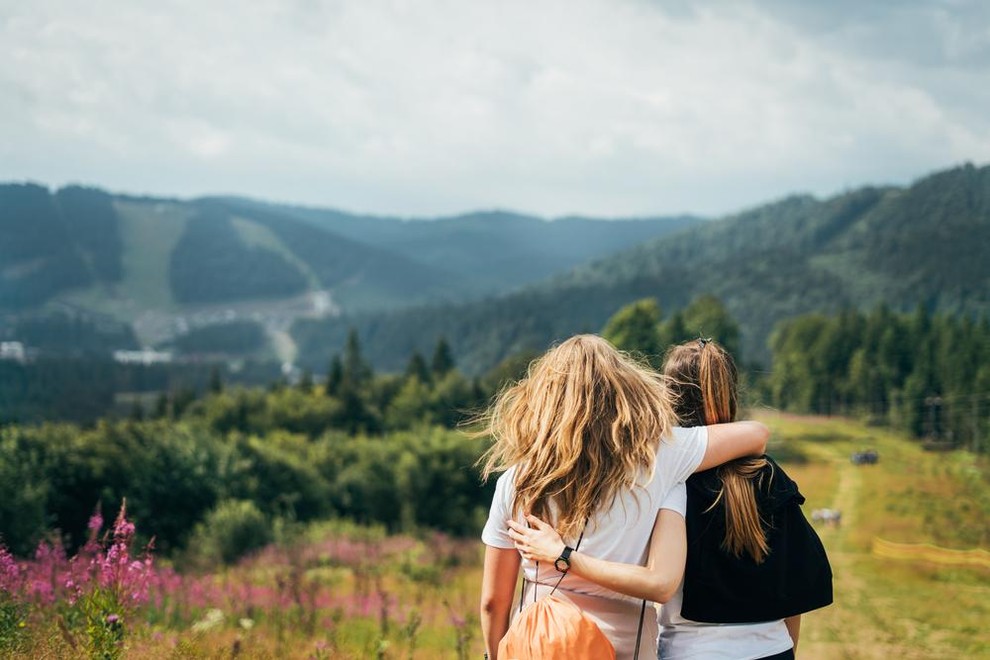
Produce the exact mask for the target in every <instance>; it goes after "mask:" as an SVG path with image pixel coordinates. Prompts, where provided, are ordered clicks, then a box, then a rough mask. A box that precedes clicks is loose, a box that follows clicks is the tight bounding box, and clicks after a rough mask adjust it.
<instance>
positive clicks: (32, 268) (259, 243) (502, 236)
mask: <svg viewBox="0 0 990 660" xmlns="http://www.w3.org/2000/svg"><path fill="white" fill-rule="evenodd" d="M699 222H701V221H700V220H698V219H696V218H688V217H678V218H670V219H656V218H655V219H647V220H616V221H604V220H590V219H563V220H558V221H553V222H550V221H546V220H542V219H539V218H535V217H530V216H521V215H513V214H505V213H487V214H474V215H468V216H461V217H457V218H447V219H440V220H429V221H428V220H416V221H410V220H401V219H398V218H386V217H363V216H357V215H349V214H346V213H341V212H337V211H329V210H323V209H303V208H299V207H292V206H280V205H273V204H265V203H261V202H255V201H251V200H245V199H235V198H203V199H198V200H190V201H183V200H174V199H153V198H141V197H128V196H123V195H116V196H114V195H110V194H108V193H106V192H104V191H101V190H97V189H92V188H80V187H68V188H63V189H61V190H58V191H55V192H51V191H49V190H48V189H47V188H44V187H42V186H38V185H33V184H7V185H0V338H3V339H5V340H6V339H18V338H19V337H24V336H39V332H41V331H40V330H39V328H41V327H42V326H44V324H45V322H46V321H45V319H46V318H48V317H51V318H52V325H51V328H49V330H48V331H46V332H47V334H46V335H45V336H46V337H47V338H49V339H52V338H55V337H57V336H58V335H59V332H61V329H64V328H66V327H68V326H67V325H66V321H65V318H66V316H65V315H66V314H68V315H69V316H70V317H71V316H77V317H79V318H81V319H84V322H85V323H87V324H89V325H87V327H93V328H105V329H107V333H106V337H104V340H105V343H107V344H111V343H113V342H115V341H117V339H116V338H118V337H121V336H131V338H132V341H131V342H130V344H133V340H134V335H133V334H132V333H131V330H132V329H133V331H134V332H135V333H136V335H137V341H138V342H139V343H141V344H144V345H162V346H172V347H179V348H180V350H181V349H182V347H188V346H191V345H205V344H203V342H200V341H198V340H197V341H195V342H181V341H175V340H176V339H177V338H178V337H179V336H181V335H184V334H186V333H190V332H196V331H199V330H201V329H203V328H207V327H210V326H215V325H222V324H230V323H240V324H243V323H249V324H251V323H253V324H255V326H256V327H257V328H264V330H265V331H266V333H267V335H268V337H269V340H270V341H271V342H272V344H273V346H266V347H265V348H264V349H259V351H258V353H259V354H262V353H266V350H267V349H270V348H273V347H274V348H276V349H277V352H278V354H279V355H280V356H281V357H282V358H283V359H292V358H293V357H294V350H293V348H294V347H293V345H292V339H291V337H290V336H289V335H288V333H287V332H286V330H287V328H288V327H289V325H290V324H291V322H292V321H293V320H295V319H298V318H305V317H319V316H324V315H327V314H335V313H338V312H340V311H343V312H345V313H359V312H362V311H369V310H395V309H399V308H403V307H407V306H410V305H416V304H420V305H422V304H425V303H434V304H438V303H447V302H463V301H466V300H470V299H472V298H477V297H479V296H481V295H490V294H493V293H505V292H508V291H510V290H512V289H514V288H516V287H519V286H521V285H523V284H527V283H531V282H533V281H536V280H539V279H541V278H544V277H546V276H547V275H549V274H553V273H558V272H562V271H565V270H567V269H570V268H572V267H574V266H575V265H577V264H579V263H581V262H582V261H585V260H587V259H591V258H595V257H601V256H603V255H605V254H608V253H609V252H611V251H615V250H618V249H621V248H626V247H629V246H630V245H634V244H636V243H638V242H641V241H643V240H648V239H650V238H654V237H656V236H660V235H664V234H667V233H671V232H675V231H677V230H679V229H682V228H685V227H687V226H691V225H694V224H697V223H699ZM237 327H239V328H242V327H243V326H237ZM28 328H30V329H31V332H30V333H28V332H27V329H28ZM240 332H242V333H243V332H251V331H247V330H241V331H240ZM25 333H27V334H25ZM63 334H65V335H66V338H67V342H68V337H69V334H68V333H63ZM255 335H256V332H254V333H253V334H250V335H247V334H246V335H245V336H252V337H253V336H255ZM255 343H256V342H253V341H252V342H239V345H241V346H248V345H254V344H255ZM56 344H57V342H54V343H53V342H52V341H49V342H48V344H47V346H48V347H49V348H50V349H51V348H53V347H54V346H55V345H56ZM90 344H91V345H95V344H93V343H92V342H90ZM207 344H209V345H211V346H215V343H210V342H207ZM67 348H68V347H67ZM232 353H233V354H236V353H237V351H232ZM266 354H267V353H266Z"/></svg>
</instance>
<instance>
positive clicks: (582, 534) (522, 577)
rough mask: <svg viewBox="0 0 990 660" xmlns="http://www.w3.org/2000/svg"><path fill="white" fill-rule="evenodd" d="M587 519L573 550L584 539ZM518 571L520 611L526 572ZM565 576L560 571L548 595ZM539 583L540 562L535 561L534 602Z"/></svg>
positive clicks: (524, 592)
mask: <svg viewBox="0 0 990 660" xmlns="http://www.w3.org/2000/svg"><path fill="white" fill-rule="evenodd" d="M588 520H589V518H585V519H584V527H582V528H581V536H579V537H578V540H577V544H576V545H575V546H574V550H575V551H576V550H577V549H578V548H580V547H581V541H583V540H584V530H585V529H587V527H588ZM527 524H529V523H527ZM520 573H521V575H520V578H519V611H520V612H522V608H523V598H524V597H525V594H526V573H525V571H520ZM565 577H567V573H562V574H561V576H560V578H559V579H558V580H557V583H556V584H555V585H553V589H552V590H551V591H550V595H551V596H552V595H553V592H554V591H557V587H559V586H560V582H561V580H563V579H564V578H565ZM539 584H540V562H536V574H535V575H534V576H533V602H534V603H535V602H536V601H537V598H536V587H537V585H539Z"/></svg>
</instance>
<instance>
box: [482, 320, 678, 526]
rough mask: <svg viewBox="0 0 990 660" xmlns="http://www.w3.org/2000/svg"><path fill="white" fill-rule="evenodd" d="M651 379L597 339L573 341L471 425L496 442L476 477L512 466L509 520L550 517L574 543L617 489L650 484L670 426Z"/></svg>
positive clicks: (667, 402) (656, 380) (665, 396)
mask: <svg viewBox="0 0 990 660" xmlns="http://www.w3.org/2000/svg"><path fill="white" fill-rule="evenodd" d="M670 396H671V394H670V391H669V390H668V389H667V388H666V387H664V378H663V376H661V375H660V374H659V373H657V372H656V371H654V370H653V369H650V368H649V367H648V366H645V365H642V364H640V363H638V362H637V361H635V360H633V359H632V358H630V357H629V356H628V355H626V354H624V353H621V352H620V351H618V350H616V348H615V347H614V346H612V345H611V344H610V343H608V342H607V341H606V340H604V339H602V338H601V337H598V336H596V335H577V336H575V337H571V338H570V339H568V340H567V341H564V342H563V343H561V344H560V345H558V346H556V347H554V348H552V349H550V350H549V351H548V352H547V353H545V354H544V355H543V356H542V357H541V358H539V359H538V360H536V361H534V362H533V363H532V364H531V365H530V368H529V371H528V373H527V374H526V376H525V377H524V378H523V379H522V380H520V381H519V382H517V383H515V384H512V385H511V386H509V387H507V388H506V389H504V390H503V391H502V392H500V393H499V395H498V396H497V397H496V398H495V400H494V402H493V403H492V405H491V406H490V407H489V409H488V411H487V412H486V413H484V414H483V415H482V416H481V418H480V421H481V422H483V428H482V429H481V430H480V431H478V435H485V434H490V435H491V436H492V437H493V438H494V439H495V442H494V444H493V445H492V447H491V448H490V449H489V450H488V452H487V454H486V455H485V456H483V457H482V461H483V462H484V467H483V469H482V474H483V476H484V478H486V479H487V478H488V477H489V476H490V475H491V474H492V473H493V472H498V471H501V470H505V469H508V468H509V467H511V466H517V471H516V474H515V499H514V500H513V503H512V509H513V514H517V513H519V512H525V513H532V514H534V515H536V516H538V517H540V518H542V519H544V520H549V519H550V518H551V517H552V516H555V517H556V522H555V526H556V528H557V530H558V531H559V532H560V534H561V536H563V537H565V538H569V539H573V538H576V537H577V536H578V534H579V533H580V531H581V529H582V526H583V525H584V523H585V521H586V520H587V519H588V517H589V516H591V514H593V513H594V512H595V511H596V510H597V509H598V508H599V507H606V506H610V505H611V503H612V502H613V501H614V499H615V497H616V495H618V494H619V492H620V489H624V488H634V487H635V486H636V485H637V484H638V483H639V481H638V480H639V479H640V477H646V476H649V475H651V474H652V470H653V469H654V467H655V462H656V453H657V448H658V446H659V443H660V439H661V438H664V437H669V436H670V430H671V428H672V427H673V426H674V424H675V422H676V417H675V414H674V409H673V405H672V402H671V399H670Z"/></svg>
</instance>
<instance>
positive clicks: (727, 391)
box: [664, 339, 770, 564]
mask: <svg viewBox="0 0 990 660" xmlns="http://www.w3.org/2000/svg"><path fill="white" fill-rule="evenodd" d="M664 374H665V375H666V376H667V377H668V378H669V379H670V380H671V386H672V387H673V388H674V389H675V390H676V392H677V395H678V396H677V402H676V403H675V409H676V411H677V417H678V419H679V420H680V422H681V424H684V425H685V426H703V425H708V424H721V423H723V422H731V421H733V420H735V418H736V410H737V408H738V389H739V376H738V372H737V371H736V364H735V362H734V361H733V359H732V356H731V355H729V353H728V351H726V350H725V349H724V348H722V347H721V346H719V345H718V344H717V343H715V342H713V341H710V340H707V339H698V340H694V341H689V342H685V343H683V344H680V345H678V346H674V347H673V348H671V349H670V351H669V352H668V353H667V358H666V360H665V361H664ZM767 465H768V463H767V461H766V459H764V458H742V459H738V460H735V461H731V462H729V463H726V464H724V465H721V466H719V467H718V468H717V470H718V471H717V474H718V477H719V479H720V480H721V482H722V488H721V490H720V491H719V493H718V496H717V497H716V498H715V502H714V503H713V504H712V508H714V507H715V506H716V505H718V503H719V502H724V504H725V506H724V508H725V539H723V541H722V547H723V548H725V549H726V550H727V551H729V552H731V553H732V554H733V555H735V556H736V557H739V556H740V555H742V554H743V553H744V552H745V553H747V554H749V555H750V556H751V557H752V558H753V559H754V561H756V563H758V564H759V563H762V562H763V560H765V559H766V557H767V553H768V552H769V551H770V548H769V546H768V545H767V535H766V531H765V529H764V523H763V521H762V520H761V518H760V512H759V509H758V508H757V506H756V493H755V489H756V488H759V487H760V486H761V480H762V478H763V474H764V473H763V468H765V467H766V466H767Z"/></svg>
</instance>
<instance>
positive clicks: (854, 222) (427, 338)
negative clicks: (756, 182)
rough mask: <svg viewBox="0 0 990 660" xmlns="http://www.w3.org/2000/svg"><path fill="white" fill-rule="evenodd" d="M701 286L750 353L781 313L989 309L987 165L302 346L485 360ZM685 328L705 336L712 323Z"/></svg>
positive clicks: (707, 230)
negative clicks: (445, 342) (348, 345)
mask: <svg viewBox="0 0 990 660" xmlns="http://www.w3.org/2000/svg"><path fill="white" fill-rule="evenodd" d="M702 294H714V295H715V296H717V297H718V298H720V299H721V300H722V301H723V303H724V304H725V305H726V307H727V308H728V310H729V311H730V312H731V314H732V315H733V316H734V317H735V318H736V319H737V320H738V321H739V323H740V326H741V330H742V353H743V355H742V359H743V360H744V361H745V362H747V363H763V364H766V361H767V358H768V351H767V344H766V342H767V339H768V337H769V335H770V333H771V332H772V331H773V327H774V325H775V324H776V323H777V322H778V321H780V320H782V319H786V318H789V317H793V316H795V315H799V314H805V313H811V312H823V313H828V312H835V311H838V310H841V309H843V308H861V309H865V308H870V307H874V306H876V305H879V304H885V305H887V306H889V307H890V308H892V309H897V310H908V309H912V308H914V307H916V306H918V305H924V306H926V307H927V308H929V309H931V310H939V311H943V312H948V313H954V314H969V315H973V316H983V315H986V314H988V313H990V166H984V167H974V166H972V165H965V166H961V167H957V168H953V169H950V170H946V171H942V172H938V173H935V174H932V175H930V176H926V177H924V178H922V179H920V180H918V181H916V182H915V183H913V184H912V185H910V186H906V187H895V186H886V187H864V188H860V189H856V190H851V191H848V192H844V193H842V194H839V195H835V196H833V197H830V198H827V199H816V198H813V197H811V196H807V195H799V196H791V197H787V198H785V199H782V200H779V201H776V202H773V203H770V204H766V205H763V206H759V207H756V208H753V209H750V210H746V211H743V212H741V213H737V214H733V215H730V216H727V217H724V218H720V219H717V220H713V221H709V222H705V223H699V224H697V225H696V226H694V227H691V228H688V229H685V230H683V231H681V232H678V233H676V234H671V235H669V236H666V237H660V238H657V239H653V240H650V241H646V242H644V243H642V244H640V245H638V246H635V247H632V248H630V249H628V250H626V251H623V252H620V253H618V254H614V255H611V256H608V257H605V258H602V259H600V260H597V261H594V262H592V263H589V264H585V265H582V266H579V267H577V268H575V269H573V270H572V271H570V272H568V273H565V274H562V275H557V276H554V277H551V278H550V279H548V280H545V281H543V282H540V283H538V284H535V285H532V286H528V287H526V288H524V289H523V290H520V291H516V292H513V293H511V294H508V295H503V296H493V297H489V298H486V299H484V300H481V301H475V302H471V303H468V304H462V305H456V306H455V305H437V306H430V307H425V308H411V309H407V310H404V311H400V312H397V313H391V314H374V315H357V316H352V317H347V316H345V317H341V318H337V319H332V320H328V321H306V320H300V321H298V322H297V323H296V325H295V326H294V328H293V335H294V337H295V338H296V341H297V343H298V344H299V346H300V350H301V354H302V355H304V356H313V359H314V360H317V359H322V358H317V357H316V356H317V355H318V354H320V353H324V354H325V353H326V352H327V351H328V350H335V348H336V347H338V346H340V345H342V342H343V338H344V334H345V333H346V331H347V328H349V327H355V328H357V330H358V332H359V334H360V336H361V337H362V338H363V339H364V341H365V345H366V346H367V350H368V354H369V355H372V356H374V357H375V358H376V360H378V362H379V364H380V365H381V366H382V367H385V368H391V369H395V368H399V367H400V366H401V363H402V361H403V360H405V359H407V356H408V355H410V353H411V352H412V351H413V350H419V351H425V350H427V347H428V346H429V345H430V343H431V342H433V341H435V340H436V337H438V336H444V337H447V338H448V339H449V341H450V342H451V345H452V347H453V349H454V352H455V354H456V355H457V356H458V358H459V360H460V361H461V363H462V365H464V366H465V367H466V368H467V370H469V371H480V370H483V369H485V368H488V367H490V366H491V365H493V364H495V363H497V362H498V361H499V360H501V359H503V358H505V357H507V356H509V355H511V354H513V353H514V352H518V351H521V350H526V349H529V350H541V349H542V348H544V347H546V346H547V345H548V344H549V343H551V342H552V341H554V340H556V339H560V338H562V337H566V336H568V335H570V334H572V333H574V332H580V331H598V330H600V329H601V328H602V327H603V325H604V323H605V321H606V320H607V319H608V317H609V316H610V315H611V314H613V313H614V312H615V311H616V310H618V309H619V308H620V307H621V306H623V305H625V304H627V303H629V302H632V301H634V300H637V299H640V298H644V297H652V298H656V299H657V300H658V301H659V302H660V304H661V307H662V309H663V310H664V311H665V312H666V313H670V312H672V311H674V310H677V309H680V308H682V307H684V306H685V305H686V304H687V303H688V302H689V301H690V300H692V299H693V298H695V297H697V296H699V295H702ZM689 331H691V332H697V333H699V335H704V333H705V328H690V329H689ZM313 364H314V366H315V365H316V364H317V363H316V362H313Z"/></svg>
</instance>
